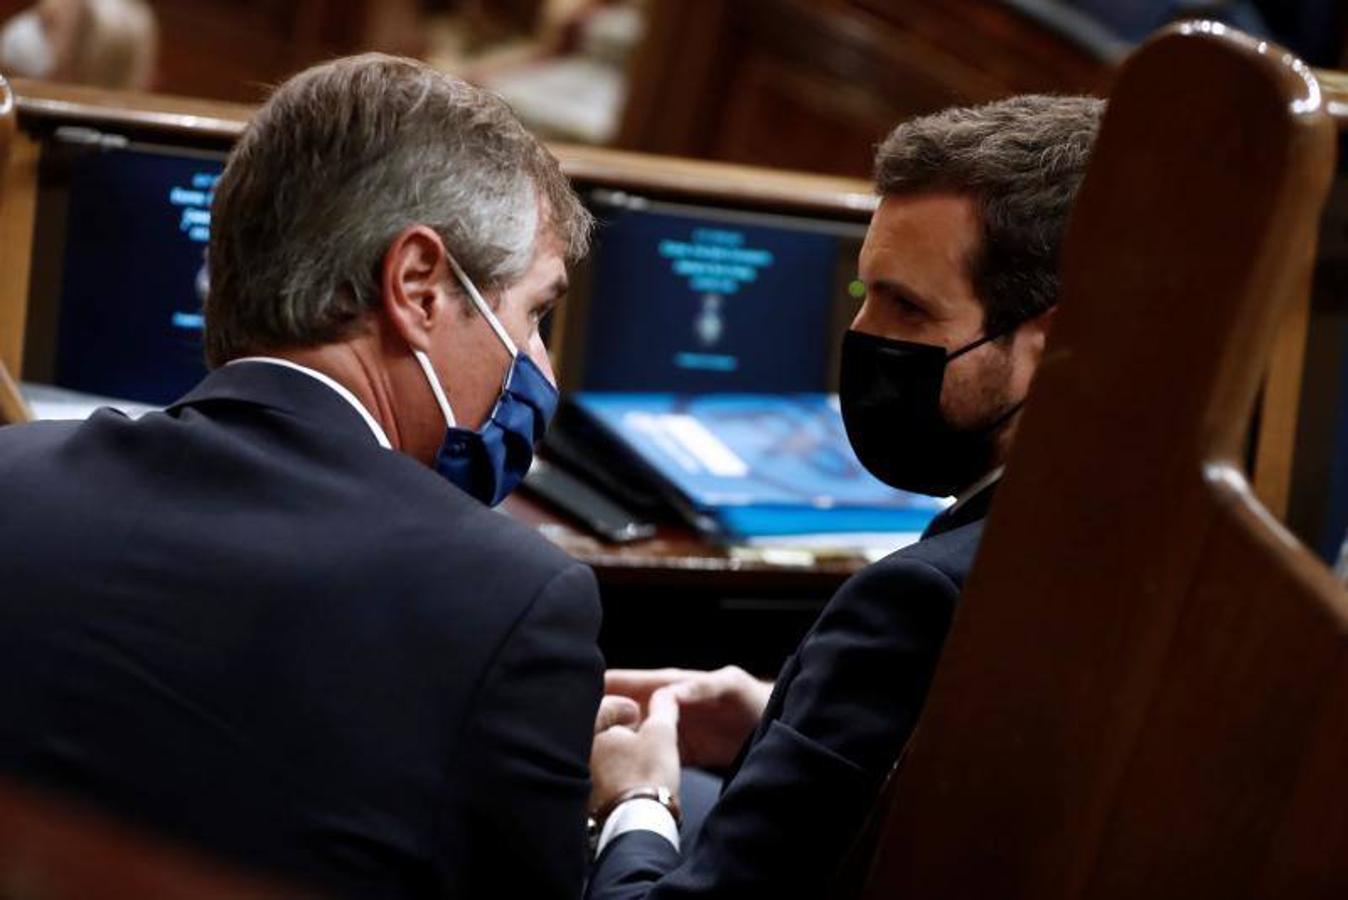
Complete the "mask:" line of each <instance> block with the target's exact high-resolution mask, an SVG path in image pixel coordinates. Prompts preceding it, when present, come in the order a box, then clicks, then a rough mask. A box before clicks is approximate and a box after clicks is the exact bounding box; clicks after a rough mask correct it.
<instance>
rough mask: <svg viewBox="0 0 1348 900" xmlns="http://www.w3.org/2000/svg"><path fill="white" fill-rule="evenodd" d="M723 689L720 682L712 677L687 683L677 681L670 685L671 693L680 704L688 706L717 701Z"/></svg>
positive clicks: (687, 681)
mask: <svg viewBox="0 0 1348 900" xmlns="http://www.w3.org/2000/svg"><path fill="white" fill-rule="evenodd" d="M722 687H723V686H722V685H721V684H720V683H719V682H717V681H716V680H715V679H714V678H711V677H705V678H689V679H688V680H686V681H677V682H675V683H674V684H672V685H670V686H669V691H670V693H671V694H672V695H673V696H674V699H675V700H677V701H678V702H679V703H682V704H684V705H688V704H692V703H703V702H705V701H707V700H713V699H715V698H716V696H717V695H718V694H720V693H721V691H722Z"/></svg>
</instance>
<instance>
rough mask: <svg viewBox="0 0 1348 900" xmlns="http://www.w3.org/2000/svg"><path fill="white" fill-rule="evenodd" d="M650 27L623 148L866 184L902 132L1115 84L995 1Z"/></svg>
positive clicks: (698, 9) (787, 5)
mask: <svg viewBox="0 0 1348 900" xmlns="http://www.w3.org/2000/svg"><path fill="white" fill-rule="evenodd" d="M649 16H650V17H649V21H648V23H647V31H646V39H645V42H644V44H643V46H642V48H641V50H640V52H638V53H637V54H636V55H635V57H634V60H633V64H632V67H631V70H630V72H629V82H630V85H629V88H630V94H629V99H628V103H627V107H626V110H625V113H624V118H623V123H622V127H621V129H620V133H619V137H618V141H617V143H618V145H619V146H623V147H628V148H632V149H639V150H644V151H648V152H657V153H665V154H672V155H679V156H696V157H705V158H712V159H722V160H729V161H735V162H748V163H753V164H756V165H774V166H784V167H788V168H799V169H809V170H812V171H824V172H833V173H838V174H849V175H856V176H863V175H866V174H868V172H869V169H870V148H871V147H872V146H873V145H874V143H875V142H876V141H877V140H878V139H879V138H880V137H882V136H883V135H884V134H885V133H886V132H887V131H888V130H889V129H890V128H892V127H893V126H894V125H895V124H897V123H898V122H899V121H901V120H903V119H906V118H909V117H911V116H913V115H917V114H920V113H926V112H932V111H935V110H938V109H942V108H945V107H947V106H951V105H954V104H958V103H972V102H981V101H986V100H991V99H994V98H997V97H1001V96H1005V95H1007V94H1011V93H1023V92H1026V91H1058V92H1063V91H1076V92H1080V91H1092V90H1094V91H1098V90H1102V89H1103V88H1104V87H1105V85H1106V84H1107V82H1108V77H1109V71H1110V68H1109V66H1108V65H1106V64H1104V63H1101V62H1100V61H1099V60H1096V59H1093V58H1091V57H1089V56H1088V55H1087V54H1085V53H1083V52H1082V51H1080V50H1078V49H1076V48H1074V47H1073V46H1071V45H1070V44H1068V43H1067V42H1065V41H1063V40H1062V39H1060V38H1058V37H1056V36H1055V35H1052V34H1049V33H1047V32H1045V31H1044V30H1043V29H1042V28H1040V27H1038V26H1037V25H1035V24H1034V23H1032V22H1030V21H1029V20H1027V19H1025V18H1024V17H1022V16H1019V15H1017V14H1015V13H1012V12H1010V11H1008V10H1006V9H1004V8H1003V7H1002V6H1001V5H1000V4H998V3H995V2H988V0H960V2H953V3H940V4H932V3H925V2H918V0H898V2H886V3H884V4H875V5H869V4H862V5H860V6H858V5H857V4H851V3H842V2H837V0H831V2H807V0H735V2H727V0H699V2H697V3H688V2H685V0H655V2H654V3H652V4H651V6H650V13H649ZM830 142H831V143H830ZM830 150H831V152H829V151H830Z"/></svg>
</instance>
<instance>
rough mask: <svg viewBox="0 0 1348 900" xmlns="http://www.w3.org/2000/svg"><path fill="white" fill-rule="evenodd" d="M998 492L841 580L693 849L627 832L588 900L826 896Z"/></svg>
mask: <svg viewBox="0 0 1348 900" xmlns="http://www.w3.org/2000/svg"><path fill="white" fill-rule="evenodd" d="M992 493H993V488H991V487H989V488H985V489H984V490H983V491H982V492H980V493H979V494H978V495H976V496H974V497H971V498H970V499H969V500H968V501H967V502H966V503H965V504H964V505H962V506H961V507H959V508H958V509H956V510H953V511H951V512H949V513H947V514H944V515H942V516H941V517H939V518H937V520H936V521H935V522H933V523H932V526H931V527H930V528H929V529H928V531H927V533H926V534H925V535H924V536H923V539H922V540H921V541H919V542H918V543H916V544H913V545H912V546H910V547H907V548H905V549H903V550H900V551H899V552H897V553H894V554H892V555H890V556H889V557H886V558H885V559H883V560H881V561H880V562H878V563H876V564H874V565H872V566H868V567H867V568H866V569H864V570H862V571H861V572H859V573H858V574H857V575H855V576H854V577H852V578H851V579H849V580H848V582H847V583H846V584H844V585H843V586H842V587H841V588H840V589H839V590H838V593H837V594H836V595H834V597H833V599H832V600H830V601H829V603H828V605H827V606H826V607H825V609H824V611H823V613H821V614H820V617H819V620H818V621H817V622H816V623H815V625H814V627H813V628H812V629H811V631H810V633H809V634H808V635H806V637H805V639H804V640H803V641H802V643H801V645H800V647H799V648H798V649H797V650H796V652H795V654H794V655H792V656H791V658H790V659H788V660H787V662H786V665H785V666H784V667H783V669H782V672H781V675H780V676H779V677H778V679H777V683H776V686H775V688H774V689H773V692H772V697H771V699H770V700H769V701H768V705H767V709H766V710H765V711H764V715H763V720H762V722H761V723H760V724H759V726H758V729H757V730H756V731H755V732H754V734H753V735H752V736H751V737H750V738H749V741H748V742H747V743H746V745H745V749H744V750H743V751H742V752H741V754H740V759H739V760H738V761H737V762H736V764H735V766H734V767H733V768H732V771H731V773H730V775H729V777H728V778H727V780H726V783H725V789H724V791H723V792H722V794H721V796H720V799H719V800H718V801H717V802H716V805H715V806H714V807H712V810H711V812H710V813H709V814H708V816H707V819H706V822H705V823H704V825H703V827H702V830H701V832H699V834H698V836H697V839H696V841H695V843H694V844H693V847H692V848H691V850H690V852H689V854H688V856H687V858H681V857H680V855H679V853H678V852H676V851H675V850H674V848H673V846H672V845H671V844H670V843H669V842H668V841H666V840H665V839H664V838H662V837H660V836H659V835H657V834H655V833H654V832H650V831H631V832H627V833H625V834H622V835H619V836H618V837H617V838H614V839H613V841H611V842H610V843H609V845H608V846H607V847H605V848H604V852H603V854H601V856H600V858H599V860H598V861H597V862H596V864H595V865H594V867H593V868H592V871H591V876H590V883H589V888H588V890H587V896H588V897H589V898H591V900H637V898H642V900H675V898H702V900H707V898H727V900H729V898H735V900H748V898H759V897H762V898H774V900H782V898H789V897H824V896H827V894H828V891H829V888H830V885H831V884H832V883H833V879H834V876H835V874H836V873H837V870H838V867H839V865H840V863H841V862H842V861H843V859H844V857H845V856H846V855H847V852H848V850H849V848H850V847H851V846H852V844H853V842H854V841H856V840H857V838H858V836H859V835H860V833H861V831H862V828H863V826H864V825H865V822H866V818H867V816H868V814H869V813H870V810H871V807H872V805H873V804H874V803H875V800H876V796H877V794H878V793H879V790H880V787H881V784H882V783H883V781H884V778H885V777H886V775H888V773H889V771H890V769H891V768H892V767H893V765H894V762H895V760H896V759H897V758H898V756H899V753H900V751H901V750H902V749H903V745H904V743H905V742H906V741H907V739H908V736H909V735H910V734H911V733H912V730H913V725H914V724H915V723H916V721H917V717H918V713H919V712H920V711H921V709H922V701H923V699H924V698H925V696H926V693H927V688H928V685H929V684H930V682H931V677H932V674H933V671H934V670H935V667H936V661H937V658H938V656H939V655H940V651H941V645H942V643H943V642H944V640H945V636H946V632H947V631H948V630H949V627H950V622H951V618H952V616H953V614H954V610H955V605H956V603H957V601H958V600H959V594H960V589H961V588H962V587H963V585H964V580H965V578H966V577H967V575H968V574H969V569H970V567H971V566H972V564H973V558H974V553H975V551H976V550H977V548H978V541H979V538H980V536H981V535H982V532H983V518H984V516H985V515H986V514H987V510H988V505H989V503H990V501H991V496H992Z"/></svg>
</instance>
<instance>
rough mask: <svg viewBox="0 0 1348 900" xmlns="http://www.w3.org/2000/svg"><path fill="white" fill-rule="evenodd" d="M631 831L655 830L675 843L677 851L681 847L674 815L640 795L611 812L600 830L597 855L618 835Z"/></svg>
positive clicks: (596, 849)
mask: <svg viewBox="0 0 1348 900" xmlns="http://www.w3.org/2000/svg"><path fill="white" fill-rule="evenodd" d="M629 831H654V832H655V833H656V834H658V835H660V837H662V838H664V839H665V840H667V841H669V842H670V843H671V844H673V845H674V849H675V851H677V850H678V849H679V826H678V825H677V824H675V822H674V816H673V815H672V814H671V813H670V811H669V810H667V809H665V808H664V807H663V806H661V805H660V804H659V803H656V802H655V801H654V800H650V799H647V798H645V797H638V798H637V799H635V800H628V801H627V802H626V803H622V804H619V806H618V808H617V809H615V810H614V811H613V812H612V813H610V814H609V817H608V819H607V820H606V821H605V822H604V827H603V828H602V829H600V831H599V844H598V845H597V846H596V848H595V856H598V855H599V854H601V853H603V852H604V848H605V847H607V846H608V845H609V842H610V841H612V840H613V839H614V838H616V837H617V836H618V835H620V834H626V833H627V832H629Z"/></svg>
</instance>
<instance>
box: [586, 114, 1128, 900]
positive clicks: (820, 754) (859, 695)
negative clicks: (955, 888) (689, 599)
mask: <svg viewBox="0 0 1348 900" xmlns="http://www.w3.org/2000/svg"><path fill="white" fill-rule="evenodd" d="M1102 106H1103V104H1102V103H1101V101H1099V100H1094V99H1090V98H1083V97H1017V98H1013V99H1010V100H1005V101H1002V102H999V103H991V104H988V105H985V106H980V107H974V108H969V109H952V110H947V111H946V112H944V113H939V114H937V115H934V116H928V117H925V118H921V119H916V120H914V121H912V122H908V123H905V124H903V125H900V126H899V127H898V128H896V129H895V130H894V132H893V133H892V134H890V136H889V138H888V139H887V140H886V141H885V142H884V143H883V144H882V145H881V146H880V149H879V152H878V153H877V155H876V167H875V173H876V188H877V191H878V192H879V194H880V198H881V199H880V205H879V208H878V209H877V210H876V212H875V215H874V217H873V218H872V220H871V223H870V227H869V229H868V230H867V233H866V240H865V243H864V245H863V247H862V250H861V257H860V260H859V266H858V273H859V277H860V279H861V281H862V282H863V283H864V284H865V286H866V297H865V302H864V303H863V304H862V307H861V310H860V311H859V312H858V313H857V316H856V319H855V320H854V321H853V322H852V330H851V331H849V332H848V333H847V335H846V336H845V338H844V341H843V348H842V372H841V379H840V395H841V396H840V399H841V402H842V412H843V420H844V423H845V424H846V426H847V435H848V439H849V440H850V441H851V443H852V446H853V448H854V449H855V450H856V452H857V455H858V457H859V458H860V460H861V462H862V463H863V464H864V465H865V466H866V467H867V468H868V469H869V470H870V471H871V472H872V473H873V474H874V475H876V476H877V477H878V478H880V479H881V480H883V481H886V482H888V483H889V484H891V485H893V486H894V487H897V488H901V489H903V490H908V491H919V492H922V493H927V494H933V495H937V496H947V495H955V497H956V501H955V503H954V505H953V506H951V507H950V508H949V509H947V510H946V511H945V512H943V513H942V514H941V515H940V516H938V517H937V519H936V520H935V521H934V522H933V523H932V524H931V526H930V527H929V528H928V529H927V531H926V533H925V534H924V535H923V537H922V540H920V541H919V542H917V543H916V544H914V545H912V546H910V547H908V548H905V549H903V550H900V551H899V552H897V553H895V554H892V555H891V556H889V557H887V558H886V559H883V560H881V561H880V562H878V563H876V564H874V565H872V566H870V567H868V568H866V569H864V570H863V571H861V572H860V573H858V574H857V575H856V576H855V577H853V578H852V579H850V580H849V581H848V582H847V583H846V584H844V585H843V586H842V587H841V588H840V589H839V590H838V592H837V594H835V595H834V597H833V599H832V600H831V601H829V603H828V605H827V607H825V609H824V611H823V613H822V614H821V615H820V617H819V619H818V621H817V622H816V623H815V625H814V627H813V628H812V629H811V630H810V633H809V634H808V635H807V636H806V638H805V640H804V641H803V642H802V643H801V645H800V647H799V648H798V649H797V650H796V652H795V654H793V655H792V657H791V658H790V659H788V660H787V662H786V665H785V666H783V668H782V670H781V673H780V674H779V676H778V678H777V681H776V684H775V685H774V684H768V683H765V682H760V681H758V680H757V679H754V678H752V677H750V676H749V675H748V674H747V673H745V672H744V671H742V670H740V669H737V668H734V667H728V668H724V669H720V670H717V671H715V672H696V671H687V670H682V669H660V670H655V671H617V670H615V671H610V672H609V673H608V674H607V677H606V687H607V690H608V693H609V694H610V695H612V696H608V697H605V698H604V704H603V710H602V712H601V719H602V722H601V723H600V724H601V726H606V727H603V728H602V730H598V732H597V734H596V736H595V742H594V750H593V751H592V754H591V758H590V765H591V771H592V775H593V778H594V785H595V787H594V793H593V795H592V797H591V807H592V809H593V810H594V811H595V819H596V822H595V826H596V832H597V836H598V846H597V849H598V859H597V861H596V863H595V866H594V868H593V870H592V872H591V877H590V882H589V891H588V896H589V897H591V898H594V900H639V898H640V900H674V898H695V897H696V898H708V900H709V898H726V900H730V898H735V900H741V898H756V897H827V896H834V895H835V893H833V892H834V891H837V890H840V889H845V887H846V885H845V884H839V883H838V881H837V879H838V878H839V876H840V874H842V873H841V872H840V866H841V863H842V861H843V860H844V858H845V857H846V855H847V853H848V851H849V849H850V848H851V847H853V846H854V844H856V842H857V841H858V838H859V835H860V834H861V831H862V826H863V824H864V823H865V821H866V816H867V814H868V813H869V811H870V809H871V807H872V806H873V804H874V803H875V799H876V797H877V795H878V793H879V790H880V786H881V784H882V782H883V780H884V778H885V776H886V775H887V774H888V773H889V771H890V770H891V768H892V767H893V766H894V764H895V762H896V760H897V759H898V757H899V754H900V752H901V751H902V749H903V746H904V743H905V742H906V741H907V739H908V736H909V734H910V733H911V732H912V729H913V726H914V723H915V722H916V721H917V717H918V714H919V712H920V710H921V708H922V702H923V698H924V697H925V695H926V692H927V686H928V684H929V683H930V680H931V677H932V673H933V671H934V669H935V667H936V661H937V659H938V658H939V656H940V651H941V645H942V642H943V641H944V639H945V635H946V632H947V630H948V629H949V626H950V621H951V617H952V615H953V614H954V610H955V606H956V603H957V602H958V600H959V594H960V589H961V587H962V586H963V584H964V580H965V578H966V576H967V575H968V573H969V569H970V567H971V566H972V564H973V558H974V553H975V551H976V550H977V547H978V541H979V538H980V536H981V535H982V531H983V519H984V517H985V516H986V515H987V513H988V509H989V506H990V504H991V502H992V494H993V491H994V490H995V487H996V484H997V480H998V479H999V478H1000V476H1001V472H1002V465H1003V463H1004V461H1005V460H1006V457H1007V453H1008V452H1009V450H1010V446H1011V442H1012V440H1013V439H1014V436H1015V430H1016V422H1017V419H1018V414H1019V410H1020V408H1021V406H1022V404H1023V403H1024V402H1025V396H1026V393H1027V391H1028V390H1029V386H1030V381H1031V380H1032V378H1033V377H1034V372H1035V369H1036V368H1037V366H1038V364H1039V359H1040V356H1041V355H1042V353H1043V349H1044V341H1045V338H1046V336H1047V334H1048V329H1049V323H1050V320H1051V319H1052V316H1053V307H1054V305H1055V304H1056V303H1057V300H1058V250H1059V247H1060V245H1061V243H1062V235H1063V232H1064V230H1065V227H1066V223H1067V217H1068V213H1069V211H1070V209H1071V206H1072V200H1073V198H1074V197H1075V194H1076V190H1077V187H1078V186H1079V185H1080V183H1081V180H1082V177H1083V176H1084V174H1085V170H1086V162H1087V159H1088V157H1089V154H1090V149H1091V145H1092V143H1093V141H1094V138H1095V134H1096V130H1097V126H1098V122H1099V118H1100V114H1101V109H1102ZM680 763H682V764H683V765H690V766H700V767H705V768H710V769H714V770H718V771H720V772H721V773H723V774H724V775H725V781H724V788H723V790H722V791H721V793H720V796H719V798H718V799H716V800H715V803H714V805H713V806H712V807H711V809H710V812H709V813H708V814H707V815H706V819H705V822H703V823H702V824H701V827H700V829H699V828H698V827H697V826H696V825H695V824H694V823H693V822H691V821H689V822H685V823H682V824H683V828H682V829H680V827H679V824H680V823H679V822H678V813H679V806H678V804H677V803H676V802H675V801H674V799H673V798H674V797H675V796H677V794H678V792H679V788H680V780H681V773H680Z"/></svg>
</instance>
